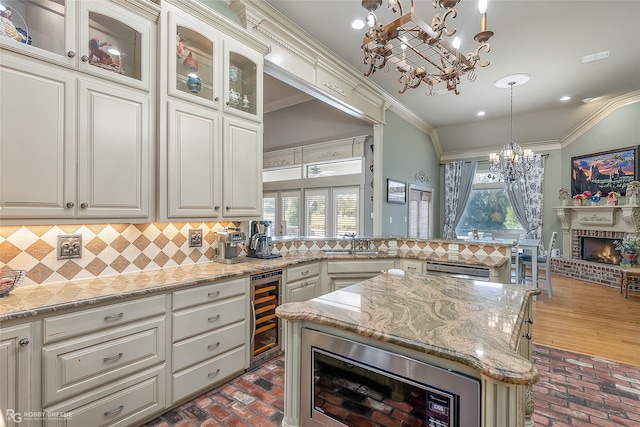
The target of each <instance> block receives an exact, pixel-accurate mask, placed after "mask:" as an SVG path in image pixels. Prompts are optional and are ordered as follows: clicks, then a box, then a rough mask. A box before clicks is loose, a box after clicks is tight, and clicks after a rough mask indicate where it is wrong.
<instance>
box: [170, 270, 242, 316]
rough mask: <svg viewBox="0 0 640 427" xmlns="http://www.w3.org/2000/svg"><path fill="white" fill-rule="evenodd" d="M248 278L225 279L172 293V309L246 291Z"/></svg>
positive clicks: (213, 300) (224, 297)
mask: <svg viewBox="0 0 640 427" xmlns="http://www.w3.org/2000/svg"><path fill="white" fill-rule="evenodd" d="M247 281H248V279H247V278H246V277H245V278H241V279H234V280H227V281H224V282H220V283H214V284H211V285H204V286H198V287H197V288H193V289H185V290H183V291H176V292H174V293H173V310H180V309H182V308H187V307H193V306H194V305H199V304H203V303H208V302H215V301H220V300H223V299H226V298H230V297H234V296H236V295H244V294H245V293H246V292H247V287H248V282H247Z"/></svg>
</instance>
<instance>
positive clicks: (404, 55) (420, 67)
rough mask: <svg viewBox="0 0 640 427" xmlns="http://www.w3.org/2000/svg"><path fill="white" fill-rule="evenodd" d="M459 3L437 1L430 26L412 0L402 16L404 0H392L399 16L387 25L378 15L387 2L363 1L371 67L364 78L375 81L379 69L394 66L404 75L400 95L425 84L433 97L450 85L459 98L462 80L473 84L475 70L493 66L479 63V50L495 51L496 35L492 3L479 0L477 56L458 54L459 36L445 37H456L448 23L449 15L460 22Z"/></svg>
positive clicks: (366, 52)
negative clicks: (492, 26) (490, 14)
mask: <svg viewBox="0 0 640 427" xmlns="http://www.w3.org/2000/svg"><path fill="white" fill-rule="evenodd" d="M459 1H460V0H432V2H433V7H434V8H435V9H436V10H437V13H436V15H435V16H434V17H433V19H432V20H431V25H428V24H427V23H425V22H424V21H423V20H422V19H421V18H419V17H418V16H417V15H416V14H415V13H414V0H411V9H410V11H409V12H407V13H406V14H403V7H402V0H389V3H388V7H389V9H391V10H392V12H393V13H398V14H399V15H400V17H399V18H397V19H395V20H394V21H392V22H390V23H388V24H386V25H383V24H381V23H379V22H378V18H377V16H376V15H375V13H374V12H375V11H376V10H377V9H378V7H380V5H381V4H382V0H362V7H364V8H365V9H366V10H367V17H366V18H367V19H366V22H367V24H368V25H369V30H368V31H367V33H366V34H365V36H364V39H363V40H362V52H363V53H364V63H365V65H368V66H369V69H368V70H367V71H366V72H365V73H364V75H365V76H370V75H371V74H373V73H375V72H376V70H379V69H381V68H386V69H387V70H388V67H389V66H393V67H394V68H395V69H396V70H397V71H398V72H399V73H400V77H399V78H398V83H400V84H401V85H403V87H402V88H401V89H400V90H399V92H400V93H404V92H405V91H406V90H407V88H412V89H413V88H417V87H418V86H420V84H421V83H426V84H427V85H428V86H429V92H428V94H429V95H433V87H434V86H435V85H437V84H439V83H445V84H446V86H447V89H448V90H452V91H454V92H455V94H456V95H459V94H460V93H459V92H458V84H459V83H460V77H461V76H463V75H465V74H466V75H467V78H468V79H469V80H470V81H474V80H475V79H476V74H475V67H476V65H477V66H480V67H486V66H488V65H489V62H488V61H487V62H481V61H480V51H481V50H482V49H484V50H485V51H486V52H489V51H490V50H491V45H490V44H489V43H487V42H488V41H489V39H490V38H491V36H493V31H488V30H487V0H480V4H479V10H480V13H481V25H480V32H479V33H478V34H476V35H475V37H474V39H475V40H476V41H477V42H478V43H480V44H479V45H478V47H477V48H476V50H475V52H471V53H468V54H467V55H464V54H462V53H461V52H460V50H459V48H460V44H459V39H458V38H457V37H456V40H454V41H453V42H451V43H450V42H449V41H447V40H446V39H445V37H443V36H446V37H451V36H453V35H454V34H455V33H456V29H455V28H453V29H450V28H447V23H446V20H447V18H448V17H449V16H451V17H453V18H455V17H456V15H457V13H458V12H457V10H456V5H457V4H458V3H459Z"/></svg>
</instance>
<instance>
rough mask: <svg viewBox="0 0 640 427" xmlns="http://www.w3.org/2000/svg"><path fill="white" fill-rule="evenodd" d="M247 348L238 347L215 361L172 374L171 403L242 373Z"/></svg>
mask: <svg viewBox="0 0 640 427" xmlns="http://www.w3.org/2000/svg"><path fill="white" fill-rule="evenodd" d="M246 352H247V347H246V346H244V345H243V346H242V347H238V348H237V349H235V350H232V351H230V352H228V353H224V354H222V355H221V356H219V357H216V358H215V359H211V360H208V361H206V362H203V363H200V364H199V365H195V366H193V367H191V368H188V369H185V370H182V371H180V372H179V373H177V374H173V402H172V403H176V402H177V401H178V400H180V399H183V398H185V397H187V396H190V395H193V394H196V393H197V392H199V391H201V390H203V389H209V388H212V387H213V386H215V385H217V384H220V383H221V382H223V381H225V380H227V379H229V378H230V377H233V376H235V375H236V374H238V373H240V372H242V371H243V370H244V368H245V360H246V358H247V354H246Z"/></svg>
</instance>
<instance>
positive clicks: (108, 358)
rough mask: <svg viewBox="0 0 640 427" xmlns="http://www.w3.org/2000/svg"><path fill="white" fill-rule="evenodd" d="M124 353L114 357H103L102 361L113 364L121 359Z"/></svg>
mask: <svg viewBox="0 0 640 427" xmlns="http://www.w3.org/2000/svg"><path fill="white" fill-rule="evenodd" d="M123 354H124V353H118V354H116V355H115V356H110V357H105V358H104V359H102V361H103V362H105V363H106V362H113V361H115V360H118V359H120V358H121V357H122V355H123Z"/></svg>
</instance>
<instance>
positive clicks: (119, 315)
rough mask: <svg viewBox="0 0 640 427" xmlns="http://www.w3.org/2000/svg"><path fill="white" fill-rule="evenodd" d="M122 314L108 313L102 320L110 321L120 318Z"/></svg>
mask: <svg viewBox="0 0 640 427" xmlns="http://www.w3.org/2000/svg"><path fill="white" fill-rule="evenodd" d="M122 316H124V313H118V314H109V315H108V316H104V321H105V322H110V321H112V320H118V319H122Z"/></svg>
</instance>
